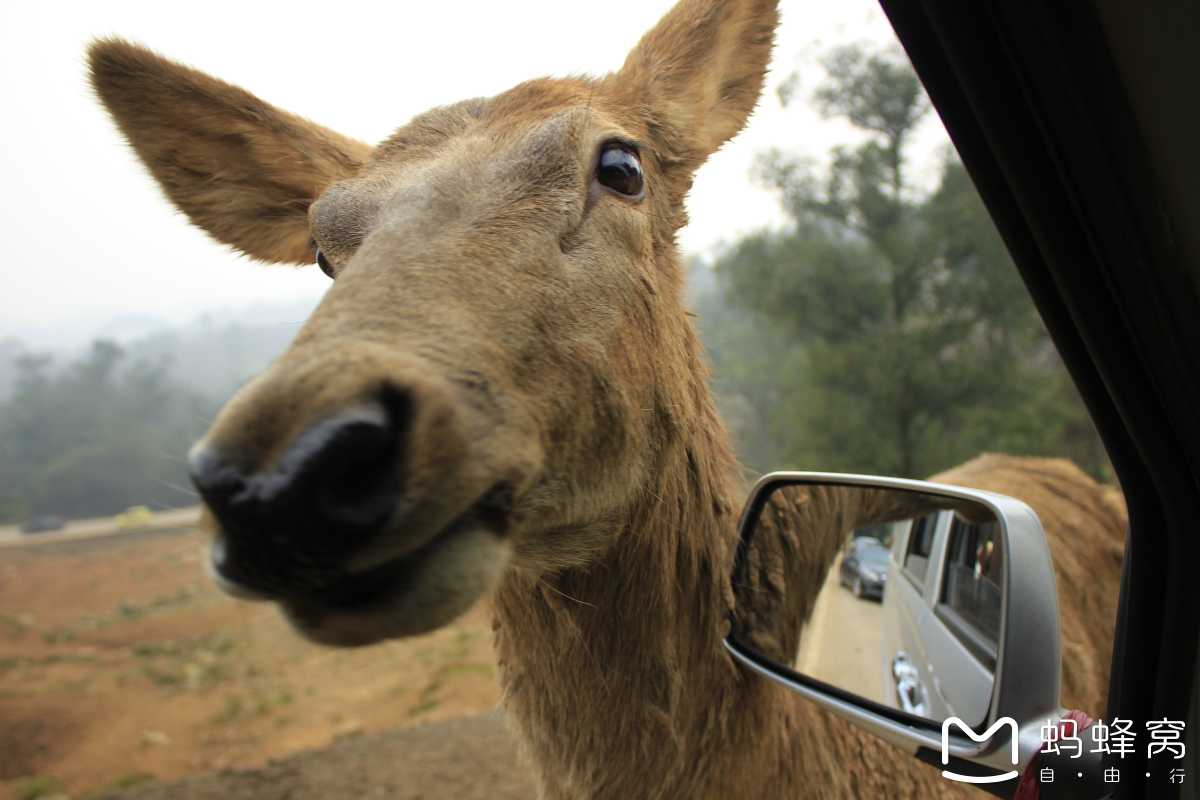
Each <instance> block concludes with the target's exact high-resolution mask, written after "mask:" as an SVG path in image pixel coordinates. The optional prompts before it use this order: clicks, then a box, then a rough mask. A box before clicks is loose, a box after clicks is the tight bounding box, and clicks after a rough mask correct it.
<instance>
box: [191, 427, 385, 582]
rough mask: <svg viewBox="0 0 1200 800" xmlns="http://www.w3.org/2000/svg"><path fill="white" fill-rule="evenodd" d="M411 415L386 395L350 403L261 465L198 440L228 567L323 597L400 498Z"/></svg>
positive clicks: (198, 463) (243, 577)
mask: <svg viewBox="0 0 1200 800" xmlns="http://www.w3.org/2000/svg"><path fill="white" fill-rule="evenodd" d="M390 405H395V404H390ZM403 416H405V415H404V414H403V409H402V408H391V409H389V408H386V407H385V406H384V405H383V404H381V403H368V404H363V405H358V406H353V407H351V408H348V409H345V410H343V411H340V412H338V413H337V414H335V415H333V416H331V417H328V418H326V419H324V420H322V421H321V422H319V423H317V424H315V425H313V426H311V427H309V428H308V429H307V430H305V431H303V432H302V433H301V434H300V435H299V436H297V437H296V439H295V440H294V441H293V442H292V443H291V445H290V446H288V448H287V450H286V451H285V452H284V453H283V455H282V456H281V457H279V458H278V459H277V460H275V462H274V464H273V465H271V466H270V467H267V468H263V469H259V470H257V471H248V470H245V469H244V468H242V467H239V466H237V465H236V464H235V463H234V460H233V459H231V458H225V457H223V456H222V454H221V453H219V452H216V451H214V450H213V449H210V448H209V447H208V446H206V445H205V444H204V443H200V444H199V445H197V446H196V447H194V448H193V449H192V452H191V453H190V454H189V455H188V468H189V470H190V472H191V476H192V481H193V482H194V483H195V485H196V488H197V489H198V490H199V492H200V496H201V497H202V498H203V500H204V502H205V504H206V505H207V506H208V508H209V510H210V511H211V512H212V513H213V515H214V516H215V517H216V520H217V522H218V523H219V525H220V530H221V533H220V538H219V539H218V540H217V541H216V542H215V543H214V546H213V548H212V551H211V557H212V565H211V566H212V567H213V569H214V570H215V572H216V573H217V574H218V576H219V577H220V578H222V579H224V580H225V581H226V582H227V583H229V584H233V586H235V587H240V588H242V589H246V590H249V591H250V592H252V593H253V592H257V593H260V594H261V595H263V596H265V597H268V598H278V597H304V596H315V595H319V594H320V593H321V592H322V590H323V589H325V588H327V587H329V586H331V585H333V584H335V583H338V582H339V581H343V580H344V578H346V577H347V571H346V569H345V567H344V565H345V563H346V561H347V560H348V558H349V557H350V556H351V555H352V554H353V553H354V552H355V551H357V550H358V549H359V548H361V547H362V546H363V545H365V544H366V543H368V542H370V541H372V540H373V539H374V538H375V537H376V536H378V535H379V534H380V533H381V532H382V531H383V530H384V529H385V527H386V526H387V523H388V521H389V520H390V519H391V517H392V514H393V512H394V511H395V509H396V506H397V504H398V502H399V498H400V496H401V493H402V488H403V487H402V486H401V483H402V481H401V477H400V476H401V473H400V470H399V468H398V466H397V464H398V461H399V460H400V459H399V455H400V453H399V450H400V446H401V441H400V440H401V439H402V436H403V422H404V420H403V419H402V418H400V417H403Z"/></svg>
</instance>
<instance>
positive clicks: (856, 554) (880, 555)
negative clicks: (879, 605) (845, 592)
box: [839, 538, 889, 598]
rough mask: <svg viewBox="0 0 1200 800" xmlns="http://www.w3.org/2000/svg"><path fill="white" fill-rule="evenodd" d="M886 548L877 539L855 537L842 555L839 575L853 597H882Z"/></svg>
mask: <svg viewBox="0 0 1200 800" xmlns="http://www.w3.org/2000/svg"><path fill="white" fill-rule="evenodd" d="M888 552H889V551H888V549H887V548H886V547H884V546H883V545H882V544H880V543H879V540H878V539H866V538H863V539H856V540H855V541H854V543H853V544H852V545H850V549H849V550H847V551H846V554H845V555H844V556H843V557H842V569H841V573H840V575H839V577H840V579H841V582H842V586H849V587H850V588H851V590H852V591H853V592H854V596H855V597H880V598H882V597H883V587H884V585H885V584H886V583H887V572H888Z"/></svg>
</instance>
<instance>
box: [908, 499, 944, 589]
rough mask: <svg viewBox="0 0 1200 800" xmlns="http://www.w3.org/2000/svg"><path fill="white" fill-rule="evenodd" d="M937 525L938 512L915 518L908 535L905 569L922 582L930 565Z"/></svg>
mask: <svg viewBox="0 0 1200 800" xmlns="http://www.w3.org/2000/svg"><path fill="white" fill-rule="evenodd" d="M936 527H937V514H930V515H928V516H924V517H920V518H918V519H915V520H913V527H912V532H911V533H910V534H909V535H908V552H907V553H906V554H905V556H904V569H905V570H907V571H908V573H909V574H911V575H912V576H913V577H914V578H916V579H917V581H918V582H921V583H923V582H924V581H925V570H926V569H927V568H928V566H929V553H930V551H931V549H932V548H933V532H934V529H935V528H936Z"/></svg>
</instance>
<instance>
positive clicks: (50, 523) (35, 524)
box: [20, 515, 67, 533]
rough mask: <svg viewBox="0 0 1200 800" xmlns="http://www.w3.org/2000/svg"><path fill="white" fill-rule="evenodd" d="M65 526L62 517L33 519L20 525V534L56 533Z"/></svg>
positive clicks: (65, 522)
mask: <svg viewBox="0 0 1200 800" xmlns="http://www.w3.org/2000/svg"><path fill="white" fill-rule="evenodd" d="M66 524H67V521H66V520H65V519H63V518H62V517H54V516H49V515H47V516H41V517H34V518H33V519H31V520H29V521H28V522H26V523H24V524H23V525H21V528H20V530H21V533H43V532H45V531H56V530H58V529H59V528H61V527H62V526H63V525H66Z"/></svg>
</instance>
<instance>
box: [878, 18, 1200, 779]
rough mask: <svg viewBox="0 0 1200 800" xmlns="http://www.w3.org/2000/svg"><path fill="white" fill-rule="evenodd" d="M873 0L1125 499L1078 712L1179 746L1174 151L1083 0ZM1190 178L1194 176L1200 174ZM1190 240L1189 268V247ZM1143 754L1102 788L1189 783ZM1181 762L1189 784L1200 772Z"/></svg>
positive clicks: (1191, 424)
mask: <svg viewBox="0 0 1200 800" xmlns="http://www.w3.org/2000/svg"><path fill="white" fill-rule="evenodd" d="M881 4H882V6H883V8H884V11H885V13H886V14H887V15H888V17H889V19H890V20H891V22H892V25H893V27H894V28H895V30H896V33H897V36H898V37H899V39H900V41H901V43H902V44H903V46H904V48H905V50H906V51H907V53H908V55H909V58H910V59H911V60H912V63H913V66H914V67H915V69H916V71H917V73H918V75H919V76H920V77H921V80H922V81H923V83H924V84H925V87H926V90H927V92H928V93H929V96H930V99H931V101H932V102H933V104H934V106H935V107H936V108H937V110H938V112H939V113H940V115H941V117H942V120H943V122H944V123H945V125H946V129H947V131H948V132H949V133H950V136H951V138H952V139H953V141H954V143H955V145H956V146H957V148H958V152H959V154H960V157H961V158H962V161H963V164H964V166H965V167H966V168H967V170H968V172H969V173H970V174H971V176H972V178H973V180H974V181H975V184H976V186H977V187H978V188H979V191H980V194H981V196H982V198H983V201H984V203H985V204H986V205H987V207H988V210H989V212H990V213H991V215H992V217H993V219H994V220H995V221H996V224H997V227H998V229H999V231H1000V233H1001V236H1003V238H1004V240H1005V242H1006V244H1007V245H1008V247H1009V250H1010V251H1011V253H1012V255H1013V258H1014V260H1015V261H1016V263H1017V266H1018V269H1019V270H1020V272H1021V275H1022V277H1023V279H1024V281H1025V283H1026V285H1027V286H1028V288H1029V291H1030V294H1031V295H1032V297H1033V300H1034V303H1035V304H1036V305H1037V307H1038V310H1039V311H1040V313H1041V315H1042V318H1043V320H1044V321H1045V323H1046V327H1047V329H1048V330H1049V332H1050V335H1051V337H1052V338H1053V340H1054V343H1055V345H1056V346H1057V347H1058V350H1059V353H1060V355H1061V357H1062V359H1063V362H1064V363H1065V365H1066V367H1067V369H1068V370H1069V372H1070V374H1071V376H1072V378H1073V379H1074V380H1075V383H1076V385H1077V386H1078V388H1079V391H1080V394H1081V395H1082V397H1083V399H1084V402H1085V403H1086V405H1087V407H1088V410H1089V412H1090V414H1091V416H1092V420H1093V422H1094V424H1095V425H1096V429H1097V431H1098V432H1099V434H1100V436H1101V439H1102V440H1103V441H1104V444H1105V446H1106V448H1107V450H1108V453H1109V457H1110V459H1111V461H1112V463H1113V468H1114V470H1115V471H1116V474H1117V477H1118V479H1119V480H1120V482H1121V487H1122V489H1123V491H1124V493H1125V496H1126V500H1127V502H1128V505H1129V531H1128V534H1127V537H1126V549H1125V562H1124V571H1123V575H1122V585H1121V598H1120V605H1119V612H1118V620H1117V632H1116V643H1115V648H1114V653H1113V671H1112V681H1111V684H1110V692H1109V704H1108V709H1107V710H1101V709H1094V710H1088V709H1085V710H1087V711H1089V712H1090V711H1095V712H1096V713H1102V714H1103V715H1104V718H1105V719H1106V720H1112V719H1113V718H1114V717H1122V718H1125V719H1132V720H1134V721H1135V722H1136V724H1137V725H1138V726H1139V727H1141V726H1144V722H1145V721H1147V720H1152V719H1162V718H1164V717H1166V718H1169V719H1172V720H1185V721H1186V722H1187V723H1188V727H1189V728H1190V729H1192V730H1189V731H1188V734H1189V736H1188V739H1189V740H1191V741H1193V742H1194V741H1196V740H1195V738H1194V737H1195V735H1196V733H1197V732H1196V731H1195V728H1196V727H1197V726H1200V715H1198V714H1196V713H1194V712H1193V708H1194V706H1193V703H1194V702H1195V697H1194V695H1195V692H1194V688H1195V679H1196V663H1197V643H1198V641H1200V603H1197V602H1196V600H1195V599H1194V598H1195V594H1194V591H1193V590H1192V586H1193V584H1194V583H1195V578H1194V577H1193V576H1192V575H1191V574H1190V573H1191V572H1192V569H1193V566H1194V565H1195V564H1197V563H1200V540H1198V537H1197V535H1196V534H1197V521H1200V489H1198V487H1200V464H1198V463H1197V462H1198V461H1200V414H1198V413H1197V410H1198V409H1200V300H1198V293H1197V281H1196V279H1195V278H1194V277H1193V275H1192V274H1191V273H1189V264H1188V259H1187V257H1186V256H1187V255H1188V254H1186V253H1185V248H1184V245H1183V244H1182V243H1181V242H1180V239H1179V236H1178V235H1177V230H1178V227H1179V226H1180V225H1184V224H1186V217H1181V216H1180V215H1179V214H1178V208H1177V207H1174V208H1173V207H1172V206H1171V203H1170V202H1168V200H1167V198H1166V196H1165V193H1164V191H1163V187H1162V185H1161V184H1160V182H1159V181H1158V180H1156V175H1155V169H1156V168H1157V169H1158V170H1160V172H1159V175H1161V174H1162V172H1161V170H1162V169H1163V168H1164V158H1165V159H1166V163H1167V164H1168V165H1169V163H1170V162H1169V158H1170V154H1165V155H1164V154H1163V153H1161V152H1157V151H1156V157H1157V159H1158V162H1157V163H1155V161H1154V159H1152V158H1151V155H1150V151H1148V149H1147V146H1146V143H1145V142H1146V137H1145V136H1144V132H1145V130H1146V127H1145V126H1146V124H1147V122H1146V120H1145V118H1144V117H1143V118H1139V117H1137V116H1136V114H1135V110H1134V104H1133V103H1131V102H1130V98H1129V96H1128V95H1127V94H1126V88H1127V86H1128V85H1129V83H1128V82H1129V80H1130V78H1129V75H1128V73H1126V74H1122V73H1121V72H1120V71H1119V70H1118V67H1117V61H1116V60H1115V57H1114V54H1113V51H1112V50H1111V49H1110V44H1109V38H1108V37H1107V36H1106V30H1105V27H1104V25H1105V23H1106V22H1107V23H1108V24H1109V25H1110V26H1111V25H1112V24H1114V19H1113V17H1112V15H1111V14H1110V16H1109V17H1107V18H1103V17H1102V16H1101V13H1102V12H1103V9H1101V12H1098V11H1097V9H1096V8H1094V7H1093V6H1092V5H1091V4H1089V3H1087V2H1080V1H1079V0H1005V1H1001V0H973V2H967V3H964V2H962V0H881ZM1128 5H1130V6H1131V7H1132V6H1137V7H1139V8H1144V9H1145V13H1147V14H1158V15H1159V16H1160V17H1161V19H1154V20H1151V21H1150V23H1148V24H1150V25H1151V26H1152V25H1153V24H1159V25H1172V24H1175V25H1179V26H1181V25H1192V24H1194V23H1195V22H1196V21H1197V20H1196V18H1197V16H1198V15H1197V14H1196V13H1194V12H1192V11H1191V10H1187V11H1185V10H1183V7H1185V6H1192V5H1193V4H1190V3H1175V4H1174V5H1175V6H1178V7H1180V8H1179V10H1178V12H1177V13H1178V14H1179V15H1182V17H1181V18H1180V19H1176V20H1172V19H1171V18H1170V15H1171V13H1173V12H1171V11H1170V10H1167V9H1165V7H1164V3H1162V2H1160V0H1145V2H1142V3H1136V4H1128ZM1193 30H1194V29H1193ZM1194 32H1196V33H1200V31H1195V30H1194ZM1191 41H1193V42H1194V41H1195V39H1192V40H1191ZM1194 49H1195V48H1194V46H1193V47H1192V48H1190V50H1194ZM1181 57H1182V56H1181ZM1167 63H1168V64H1169V63H1170V62H1169V60H1168V61H1167ZM1181 63H1182V62H1177V64H1181ZM1184 66H1187V65H1184ZM1188 74H1189V73H1188V72H1187V71H1186V70H1180V71H1179V72H1177V73H1176V74H1165V75H1160V79H1162V80H1178V81H1180V94H1179V97H1180V102H1192V103H1195V102H1196V101H1195V99H1194V97H1195V91H1196V89H1195V87H1196V84H1194V83H1193V84H1190V85H1186V86H1185V84H1186V76H1187V75H1188ZM1123 81H1125V82H1123ZM1135 88H1136V86H1135ZM1168 124H1169V121H1168ZM1195 130H1200V128H1197V129H1193V131H1192V133H1193V135H1194V133H1195ZM1194 165H1195V164H1194V162H1193V163H1191V164H1181V165H1180V168H1181V169H1182V168H1190V167H1192V166H1194ZM1192 177H1193V178H1195V180H1194V181H1193V182H1192V186H1200V175H1192ZM1190 255H1191V256H1192V259H1193V262H1194V264H1193V265H1192V267H1191V268H1192V269H1193V270H1195V269H1196V267H1200V259H1196V257H1195V253H1191V254H1190ZM1198 272H1200V271H1198ZM1142 738H1143V739H1144V738H1145V737H1142ZM1191 749H1194V748H1189V750H1191ZM1146 752H1147V751H1146V749H1145V748H1139V749H1138V753H1137V754H1134V755H1132V756H1131V757H1130V760H1129V762H1128V763H1125V762H1123V763H1122V767H1128V770H1125V769H1122V778H1121V781H1120V784H1119V788H1118V790H1117V794H1116V797H1154V798H1158V797H1179V796H1184V795H1182V794H1181V793H1182V790H1183V784H1171V783H1169V782H1166V781H1161V780H1151V781H1147V779H1146V778H1145V772H1146V767H1147V764H1146ZM1188 756H1189V758H1187V760H1186V762H1185V763H1186V764H1190V765H1195V764H1196V763H1197V762H1196V761H1195V760H1193V758H1192V757H1193V756H1194V753H1192V752H1189V753H1188ZM1187 772H1188V773H1189V774H1188V775H1187V778H1186V780H1187V781H1188V784H1187V785H1188V790H1189V791H1190V790H1191V786H1190V782H1191V781H1195V780H1200V774H1197V772H1196V770H1195V769H1190V770H1187Z"/></svg>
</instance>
